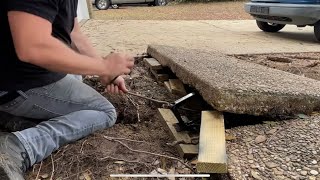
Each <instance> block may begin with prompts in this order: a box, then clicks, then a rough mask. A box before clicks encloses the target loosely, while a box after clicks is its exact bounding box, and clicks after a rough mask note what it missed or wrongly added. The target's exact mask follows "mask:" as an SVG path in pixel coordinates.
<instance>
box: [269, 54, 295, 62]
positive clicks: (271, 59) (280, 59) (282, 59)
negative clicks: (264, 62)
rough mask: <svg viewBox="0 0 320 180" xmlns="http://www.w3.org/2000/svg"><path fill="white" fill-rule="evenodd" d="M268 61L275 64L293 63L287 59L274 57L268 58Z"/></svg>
mask: <svg viewBox="0 0 320 180" xmlns="http://www.w3.org/2000/svg"><path fill="white" fill-rule="evenodd" d="M267 59H268V60H269V61H274V62H282V63H292V61H293V60H292V59H289V58H286V57H273V56H267Z"/></svg>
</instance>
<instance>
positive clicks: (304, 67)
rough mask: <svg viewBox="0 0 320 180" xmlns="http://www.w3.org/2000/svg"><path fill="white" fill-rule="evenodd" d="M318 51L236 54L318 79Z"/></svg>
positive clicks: (319, 76)
mask: <svg viewBox="0 0 320 180" xmlns="http://www.w3.org/2000/svg"><path fill="white" fill-rule="evenodd" d="M319 55H320V53H319V52H314V53H289V54H260V55H259V54H258V55H236V57H237V58H239V59H242V60H246V61H249V62H252V63H256V64H260V65H263V66H267V67H270V68H274V69H278V70H282V71H286V72H289V73H293V74H296V75H300V76H305V77H308V78H311V79H315V80H320V56H319Z"/></svg>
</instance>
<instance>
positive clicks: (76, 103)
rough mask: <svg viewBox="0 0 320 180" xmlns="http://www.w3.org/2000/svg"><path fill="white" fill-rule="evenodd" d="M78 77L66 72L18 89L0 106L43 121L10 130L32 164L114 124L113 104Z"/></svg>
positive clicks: (19, 114)
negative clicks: (40, 84)
mask: <svg viewBox="0 0 320 180" xmlns="http://www.w3.org/2000/svg"><path fill="white" fill-rule="evenodd" d="M79 79H80V78H79V76H75V75H67V76H66V77H65V78H63V79H61V80H60V81H58V82H56V83H53V84H50V85H47V86H43V87H40V88H35V89H30V90H28V91H25V92H22V91H18V92H19V94H20V95H21V96H19V97H17V98H16V99H15V100H13V101H11V102H9V103H6V104H3V105H0V111H4V112H7V113H10V114H12V115H15V116H21V117H26V118H32V119H40V120H45V121H42V122H40V123H39V124H38V125H36V126H35V127H31V128H28V129H25V130H22V131H17V132H13V133H14V134H15V135H16V136H17V137H18V139H19V140H20V141H21V142H22V144H23V145H24V147H25V149H26V151H27V153H28V155H29V159H30V162H31V165H33V164H35V163H38V162H41V161H42V160H43V159H45V158H46V157H48V156H49V155H50V154H51V153H52V152H54V151H56V150H57V149H58V148H59V147H61V146H63V145H65V144H68V143H70V142H74V141H76V140H78V139H81V138H83V137H85V136H87V135H89V134H92V133H93V132H95V131H97V130H102V129H105V128H107V127H111V126H112V125H114V123H115V121H116V118H117V117H116V111H115V108H114V107H113V105H112V104H111V103H110V102H109V101H108V100H107V99H106V98H105V97H103V96H102V95H100V94H99V93H98V92H97V91H95V90H94V89H93V88H91V87H89V86H88V85H86V84H84V83H82V82H81V81H80V80H79ZM0 94H1V92H0ZM0 121H5V119H0Z"/></svg>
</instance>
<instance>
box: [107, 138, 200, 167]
mask: <svg viewBox="0 0 320 180" xmlns="http://www.w3.org/2000/svg"><path fill="white" fill-rule="evenodd" d="M104 138H105V139H107V140H109V141H114V142H117V143H119V144H121V145H122V146H124V147H125V148H127V149H128V150H130V151H132V152H136V153H143V154H149V155H153V156H158V157H163V158H167V159H171V160H175V161H179V162H180V163H182V164H183V165H185V166H186V167H187V168H189V169H190V170H191V171H192V172H194V173H196V171H195V170H194V169H193V168H192V167H191V166H189V165H188V164H186V163H185V162H184V161H182V160H181V159H179V158H176V157H172V156H167V155H163V154H157V153H153V152H148V151H140V150H136V149H132V148H130V147H129V146H128V145H126V144H125V143H123V142H121V141H119V140H116V139H110V138H108V137H104Z"/></svg>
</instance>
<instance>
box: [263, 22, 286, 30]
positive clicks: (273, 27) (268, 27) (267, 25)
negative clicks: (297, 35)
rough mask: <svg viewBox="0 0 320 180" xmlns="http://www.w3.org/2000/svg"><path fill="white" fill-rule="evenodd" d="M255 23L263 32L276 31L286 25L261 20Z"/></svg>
mask: <svg viewBox="0 0 320 180" xmlns="http://www.w3.org/2000/svg"><path fill="white" fill-rule="evenodd" d="M257 25H258V27H259V28H260V29H261V30H262V31H265V32H278V31H280V30H281V29H282V28H284V26H286V25H285V24H275V23H267V22H263V21H257Z"/></svg>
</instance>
